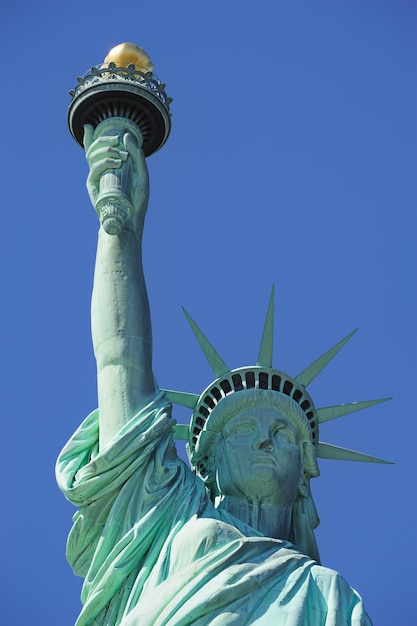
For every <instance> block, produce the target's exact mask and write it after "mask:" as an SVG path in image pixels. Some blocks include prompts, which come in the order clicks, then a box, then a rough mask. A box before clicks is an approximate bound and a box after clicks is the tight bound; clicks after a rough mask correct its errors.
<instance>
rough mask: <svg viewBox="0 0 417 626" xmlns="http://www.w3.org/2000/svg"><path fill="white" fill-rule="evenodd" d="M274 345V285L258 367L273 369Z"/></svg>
mask: <svg viewBox="0 0 417 626" xmlns="http://www.w3.org/2000/svg"><path fill="white" fill-rule="evenodd" d="M273 344H274V286H273V285H272V289H271V295H270V297H269V303H268V311H267V313H266V319H265V325H264V330H263V333H262V340H261V346H260V348H259V356H258V365H260V366H261V367H271V368H272V348H273Z"/></svg>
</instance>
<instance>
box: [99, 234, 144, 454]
mask: <svg viewBox="0 0 417 626" xmlns="http://www.w3.org/2000/svg"><path fill="white" fill-rule="evenodd" d="M91 317H92V334H93V344H94V353H95V357H96V361H97V377H98V402H99V410H100V447H101V448H102V447H104V445H105V444H106V443H107V442H108V441H109V440H110V439H111V438H112V437H113V436H114V435H115V434H116V433H117V432H118V431H119V430H120V428H121V427H122V426H124V425H125V424H126V423H127V422H128V421H129V419H131V418H132V417H133V415H134V414H135V413H136V412H137V411H138V410H139V409H140V408H142V407H143V406H145V405H146V404H147V403H148V402H149V401H150V400H151V399H152V398H153V396H154V395H155V383H154V377H153V373H152V331H151V321H150V314H149V303H148V296H147V292H146V285H145V280H144V276H143V269H142V251H141V241H140V240H139V239H138V237H137V236H136V235H135V234H134V233H133V232H132V231H122V233H121V234H120V235H119V236H112V235H107V234H106V233H105V232H104V231H103V229H100V232H99V239H98V247H97V258H96V267H95V274H94V289H93V298H92V315H91Z"/></svg>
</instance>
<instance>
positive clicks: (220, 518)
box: [57, 123, 382, 626]
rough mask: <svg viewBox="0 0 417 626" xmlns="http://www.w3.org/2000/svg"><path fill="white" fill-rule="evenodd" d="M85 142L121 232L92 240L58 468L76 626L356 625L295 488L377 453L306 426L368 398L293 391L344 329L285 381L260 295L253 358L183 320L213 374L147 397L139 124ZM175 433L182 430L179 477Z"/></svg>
mask: <svg viewBox="0 0 417 626" xmlns="http://www.w3.org/2000/svg"><path fill="white" fill-rule="evenodd" d="M84 145H85V149H86V155H87V159H88V163H89V166H90V173H89V176H88V181H87V187H88V191H89V194H90V198H91V201H92V204H93V206H94V207H95V208H96V209H97V206H99V207H100V205H99V198H100V196H101V197H103V195H104V197H105V190H106V189H107V188H108V187H109V186H110V187H112V193H113V194H116V195H117V193H119V191H120V194H121V195H123V197H124V198H125V200H126V203H127V204H126V207H127V208H126V207H125V208H126V210H124V211H123V219H122V220H120V225H119V226H120V227H119V226H118V227H117V228H114V229H112V228H108V229H107V232H106V230H105V229H104V228H103V227H101V228H100V231H99V236H98V245H97V257H96V266H95V275H94V288H93V297H92V334H93V344H94V353H95V357H96V361H97V377H98V405H99V408H98V410H97V411H94V412H93V413H92V414H91V415H89V416H88V417H87V418H86V419H85V421H84V422H83V423H82V424H81V426H80V428H79V429H78V430H77V431H76V433H75V434H74V435H73V437H72V438H71V439H70V441H69V442H68V444H67V445H66V446H65V448H64V449H63V451H62V453H61V455H60V457H59V459H58V463H57V479H58V483H59V486H60V487H61V489H62V490H63V492H64V493H65V495H66V497H67V498H68V499H69V500H70V501H71V502H72V503H73V504H74V505H75V506H77V507H78V511H77V513H76V514H75V516H74V524H73V528H72V530H71V533H70V535H69V539H68V547H67V556H68V560H69V562H70V563H71V565H72V567H73V568H74V572H75V573H76V574H77V575H79V576H82V577H84V578H85V581H84V585H83V591H82V602H83V609H82V611H81V614H80V616H79V618H78V620H77V626H87V625H97V626H98V625H100V626H117V625H118V626H185V625H197V626H198V625H199V626H205V625H209V624H211V625H213V626H214V625H215V626H223V625H224V626H226V625H238V626H245V625H255V624H256V625H259V626H271V625H273V624H286V625H287V626H296V625H306V626H320V625H323V626H324V625H326V626H341V625H348V624H351V625H353V624H354V625H355V626H359V625H367V624H370V620H369V617H368V616H367V614H366V612H365V610H364V607H363V603H362V600H361V598H360V596H359V595H358V594H357V593H356V591H354V590H353V589H352V588H351V587H350V586H349V585H348V584H347V583H346V581H345V580H344V579H343V578H342V577H341V576H340V575H339V574H338V573H337V572H335V571H333V570H330V569H327V568H325V567H323V566H322V565H321V564H320V561H319V555H318V550H317V545H316V542H315V538H314V528H315V527H316V526H317V525H318V516H317V512H316V509H315V506H314V502H313V499H312V496H311V491H310V479H311V478H313V477H315V476H318V474H319V469H318V465H317V457H320V456H322V457H326V458H335V459H341V458H344V459H348V460H366V461H374V462H382V461H381V460H380V459H376V458H374V457H369V456H367V455H363V454H361V453H355V452H352V451H348V450H344V449H340V448H335V447H334V446H330V444H324V443H322V442H320V441H319V439H318V427H319V423H321V422H325V421H328V420H330V419H334V418H336V417H339V416H342V415H345V414H347V413H351V412H353V411H357V410H359V409H363V408H366V407H367V406H371V405H373V404H375V403H377V402H379V400H374V401H365V402H359V403H352V404H348V405H340V406H336V407H327V408H322V409H316V408H315V407H314V404H313V401H312V399H311V397H310V396H309V394H308V392H307V391H306V389H305V387H306V386H307V385H308V384H309V382H311V380H312V379H313V378H314V377H315V376H316V375H317V374H318V373H319V372H320V371H321V370H322V369H323V368H324V367H325V366H326V364H327V363H328V362H329V361H330V360H331V359H332V358H333V356H334V355H335V354H336V352H337V351H338V350H339V349H340V348H341V347H342V346H343V345H344V343H345V342H346V341H347V340H348V339H349V337H350V336H348V337H347V338H345V339H344V340H342V341H341V342H339V343H338V344H336V346H335V347H334V348H332V349H331V350H329V351H328V352H326V353H325V354H324V355H323V356H322V357H321V358H320V359H318V360H317V361H315V363H313V364H312V365H311V366H309V367H308V368H306V369H305V370H304V371H303V372H301V373H300V374H299V375H298V376H295V377H291V376H289V375H288V374H285V373H284V372H280V371H279V370H275V369H274V368H273V367H272V338H273V296H272V295H271V299H270V303H269V307H268V312H267V316H266V322H265V327H264V332H263V335H262V340H261V347H260V350H259V357H258V363H257V365H256V366H253V367H251V368H247V367H246V368H239V369H237V370H230V369H229V368H228V366H227V365H226V364H225V363H224V361H223V360H222V358H221V357H220V355H219V354H218V353H217V352H216V350H215V349H214V348H213V346H212V345H211V344H210V343H209V342H208V340H207V339H206V338H205V336H204V335H203V333H202V331H201V330H200V329H199V328H198V326H197V325H196V324H195V322H194V321H193V320H192V318H191V317H190V316H189V315H188V314H187V317H188V319H189V322H190V324H191V327H192V329H193V331H194V333H195V335H196V337H197V339H198V341H199V343H200V345H201V347H202V349H203V351H204V353H205V355H206V357H207V358H208V360H209V362H210V364H211V366H212V369H213V372H214V374H215V377H216V380H215V381H214V383H212V384H211V385H210V386H209V387H208V388H207V390H206V391H205V392H203V393H202V394H201V396H195V395H193V394H184V393H180V392H164V391H161V390H159V389H158V387H157V385H156V382H155V378H154V375H153V370H152V334H151V320H150V313H149V305H148V298H147V292H146V285H145V279H144V275H143V269H142V253H141V248H142V234H143V226H144V220H145V214H146V210H147V205H148V196H149V182H148V171H147V166H146V162H145V157H144V152H143V149H142V147H141V140H140V131H139V129H137V132H136V131H135V129H134V128H133V129H132V128H131V127H130V126H129V124H126V125H125V126H124V125H123V123H121V124H120V123H118V126H117V124H116V125H114V126H113V127H112V126H111V125H110V126H109V125H107V128H106V132H104V133H103V132H100V130H98V131H97V130H96V131H95V130H94V128H93V127H92V126H87V127H86V129H85V134H84ZM122 170H125V171H122ZM103 177H107V179H106V180H107V182H106V181H104V182H103ZM110 183H111V184H110ZM106 185H107V187H106ZM117 188H118V189H119V191H117ZM107 210H109V209H107ZM111 210H113V209H111V208H110V211H111ZM114 210H118V207H117V206H116V205H114ZM98 213H99V215H100V219H101V221H102V222H103V224H104V222H105V220H106V219H107V217H106V216H105V219H104V218H103V214H102V213H103V211H101V210H98ZM112 233H114V234H112ZM215 390H216V391H215ZM170 399H172V400H173V401H175V402H180V403H181V404H185V405H186V406H188V407H190V408H191V409H192V410H193V416H192V420H191V425H190V427H188V426H186V425H180V426H176V424H175V422H174V421H173V420H172V419H171V403H170ZM174 433H176V434H177V435H178V436H179V437H180V438H183V439H184V438H187V439H188V445H189V455H190V460H191V463H192V465H193V467H194V471H192V470H191V468H190V467H189V466H188V465H186V464H185V463H184V462H183V461H182V460H181V459H180V458H179V457H178V455H177V452H176V447H175V443H174Z"/></svg>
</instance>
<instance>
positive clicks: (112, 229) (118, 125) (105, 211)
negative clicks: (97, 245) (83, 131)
mask: <svg viewBox="0 0 417 626" xmlns="http://www.w3.org/2000/svg"><path fill="white" fill-rule="evenodd" d="M127 132H130V133H132V134H133V135H134V137H135V139H136V141H137V143H138V146H139V147H141V146H142V144H143V137H142V133H141V131H140V130H139V127H138V126H137V125H136V124H135V123H134V122H132V121H131V120H129V119H127V118H122V117H111V118H107V119H105V120H104V121H103V122H100V124H98V126H97V127H96V129H95V131H94V139H97V138H98V137H103V136H105V135H109V136H112V137H114V136H115V135H118V137H119V140H120V143H121V144H123V137H124V135H125V133H127ZM132 178H133V171H132V161H131V159H130V158H129V157H128V159H127V161H125V162H124V163H122V165H121V167H120V168H118V169H111V170H107V171H106V172H104V173H103V174H102V175H101V177H100V188H99V195H98V197H97V200H96V203H95V210H96V213H97V215H98V216H99V219H100V222H101V224H102V226H103V229H104V230H105V231H106V233H108V234H109V235H118V234H119V233H120V232H121V230H122V228H123V225H124V223H125V222H126V220H127V219H129V217H130V215H131V214H132V203H131V193H130V190H131V185H132Z"/></svg>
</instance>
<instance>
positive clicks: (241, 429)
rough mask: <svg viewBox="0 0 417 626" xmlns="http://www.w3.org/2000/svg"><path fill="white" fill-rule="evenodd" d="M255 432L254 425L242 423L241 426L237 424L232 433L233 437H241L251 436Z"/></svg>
mask: <svg viewBox="0 0 417 626" xmlns="http://www.w3.org/2000/svg"><path fill="white" fill-rule="evenodd" d="M253 430H254V426H253V424H251V423H249V422H241V423H240V424H237V425H236V426H235V427H234V428H233V431H232V435H233V436H234V437H241V436H244V435H250V434H251V433H252V432H253Z"/></svg>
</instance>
